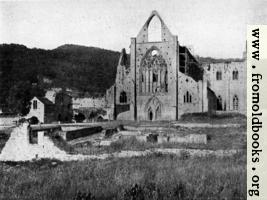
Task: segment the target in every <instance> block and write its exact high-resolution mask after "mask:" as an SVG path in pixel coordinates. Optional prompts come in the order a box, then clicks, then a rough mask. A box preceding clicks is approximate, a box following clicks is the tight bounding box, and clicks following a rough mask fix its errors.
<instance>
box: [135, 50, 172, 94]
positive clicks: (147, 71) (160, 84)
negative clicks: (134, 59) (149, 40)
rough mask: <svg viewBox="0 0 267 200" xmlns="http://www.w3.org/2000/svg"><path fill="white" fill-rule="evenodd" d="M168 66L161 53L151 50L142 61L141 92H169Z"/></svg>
mask: <svg viewBox="0 0 267 200" xmlns="http://www.w3.org/2000/svg"><path fill="white" fill-rule="evenodd" d="M167 75H168V71H167V64H166V61H165V60H164V58H163V57H162V55H161V54H160V52H159V51H158V50H157V49H156V48H153V49H150V50H148V52H147V53H146V54H145V56H144V58H143V59H142V61H141V68H140V80H141V81H140V83H141V85H140V92H141V93H155V92H168V77H167Z"/></svg>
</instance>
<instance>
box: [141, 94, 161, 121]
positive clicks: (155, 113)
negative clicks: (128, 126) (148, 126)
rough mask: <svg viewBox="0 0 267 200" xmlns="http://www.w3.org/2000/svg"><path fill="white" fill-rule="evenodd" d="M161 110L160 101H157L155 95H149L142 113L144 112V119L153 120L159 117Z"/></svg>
mask: <svg viewBox="0 0 267 200" xmlns="http://www.w3.org/2000/svg"><path fill="white" fill-rule="evenodd" d="M161 110H162V103H161V102H160V101H159V99H158V98H157V97H155V96H154V97H151V98H150V99H149V100H148V101H147V103H146V105H145V109H144V113H146V116H147V118H146V120H149V121H154V120H160V119H161Z"/></svg>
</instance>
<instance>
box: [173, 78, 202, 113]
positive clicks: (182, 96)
mask: <svg viewBox="0 0 267 200" xmlns="http://www.w3.org/2000/svg"><path fill="white" fill-rule="evenodd" d="M178 80H179V83H178V88H179V95H178V114H179V116H181V115H182V114H184V113H197V112H202V108H203V107H202V106H203V95H202V92H203V91H202V87H203V86H202V81H198V82H196V81H195V80H194V79H193V78H191V77H189V76H187V75H185V74H183V73H180V74H179V77H178Z"/></svg>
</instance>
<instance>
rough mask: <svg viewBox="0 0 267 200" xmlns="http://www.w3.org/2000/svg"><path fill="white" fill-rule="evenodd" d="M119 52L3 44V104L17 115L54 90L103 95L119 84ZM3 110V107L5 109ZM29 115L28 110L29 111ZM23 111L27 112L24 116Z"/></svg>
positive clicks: (0, 99) (0, 69)
mask: <svg viewBox="0 0 267 200" xmlns="http://www.w3.org/2000/svg"><path fill="white" fill-rule="evenodd" d="M119 55H120V53H119V52H115V51H111V50H105V49H100V48H95V47H85V46H78V45H63V46H60V47H58V48H56V49H53V50H44V49H37V48H33V49H29V48H27V47H26V46H23V45H18V44H2V45H0V80H1V81H0V94H1V95H0V105H5V106H7V107H8V108H11V111H14V112H17V111H19V110H23V107H25V106H26V107H27V106H28V105H27V103H22V104H23V105H20V106H19V107H17V106H18V105H17V102H18V101H19V102H27V101H28V100H29V99H31V98H32V96H34V95H37V96H43V95H44V90H45V89H47V88H51V87H66V88H71V89H75V90H78V91H79V92H80V93H81V94H85V93H86V94H87V95H88V94H89V95H91V96H101V95H103V94H104V93H105V91H106V89H107V88H109V87H110V86H111V85H112V84H113V83H114V81H115V76H116V67H117V63H118V59H119ZM2 107H3V106H2ZM24 112H27V109H26V111H24ZM24 112H23V113H24Z"/></svg>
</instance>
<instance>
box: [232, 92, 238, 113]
mask: <svg viewBox="0 0 267 200" xmlns="http://www.w3.org/2000/svg"><path fill="white" fill-rule="evenodd" d="M233 110H238V97H237V95H235V96H234V97H233Z"/></svg>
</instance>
